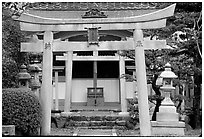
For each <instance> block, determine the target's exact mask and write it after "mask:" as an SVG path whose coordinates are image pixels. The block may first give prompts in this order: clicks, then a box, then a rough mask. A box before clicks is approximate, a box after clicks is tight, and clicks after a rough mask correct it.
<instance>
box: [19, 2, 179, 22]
mask: <svg viewBox="0 0 204 139" xmlns="http://www.w3.org/2000/svg"><path fill="white" fill-rule="evenodd" d="M175 7H176V4H172V5H170V6H168V7H166V8H164V9H161V10H158V11H155V12H152V13H148V14H144V15H139V16H130V17H121V18H100V19H99V18H89V19H82V18H74V19H59V18H45V17H40V16H36V15H32V14H28V13H23V14H22V15H21V16H20V17H19V18H18V19H15V20H18V21H20V22H25V23H33V24H44V25H59V24H62V25H65V24H98V23H99V24H100V23H102V24H113V23H114V24H115V23H122V24H124V23H128V24H129V23H138V22H149V21H155V20H160V19H164V18H167V17H170V16H173V14H174V9H175Z"/></svg>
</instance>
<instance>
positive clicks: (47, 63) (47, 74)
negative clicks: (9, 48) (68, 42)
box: [40, 31, 53, 136]
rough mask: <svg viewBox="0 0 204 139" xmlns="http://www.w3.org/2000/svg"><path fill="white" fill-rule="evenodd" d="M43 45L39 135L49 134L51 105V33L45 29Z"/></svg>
mask: <svg viewBox="0 0 204 139" xmlns="http://www.w3.org/2000/svg"><path fill="white" fill-rule="evenodd" d="M43 44H44V47H43V70H42V89H41V93H40V102H41V106H42V124H41V135H43V136H46V135H49V134H50V128H51V106H52V104H51V103H52V62H53V61H52V60H53V55H52V46H53V33H52V32H51V31H46V32H45V33H44V42H43Z"/></svg>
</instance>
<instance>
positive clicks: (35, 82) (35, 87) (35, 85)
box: [29, 64, 42, 97]
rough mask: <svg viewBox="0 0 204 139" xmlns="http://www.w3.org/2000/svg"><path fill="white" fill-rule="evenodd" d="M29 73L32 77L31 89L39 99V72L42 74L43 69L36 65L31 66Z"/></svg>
mask: <svg viewBox="0 0 204 139" xmlns="http://www.w3.org/2000/svg"><path fill="white" fill-rule="evenodd" d="M29 71H30V74H31V77H32V78H31V80H30V88H31V90H32V91H33V92H34V93H35V94H36V95H37V96H38V97H39V88H40V86H41V83H40V80H39V72H41V71H42V69H41V68H39V66H38V65H36V64H31V65H29Z"/></svg>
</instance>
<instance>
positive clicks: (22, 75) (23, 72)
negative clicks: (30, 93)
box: [17, 64, 31, 88]
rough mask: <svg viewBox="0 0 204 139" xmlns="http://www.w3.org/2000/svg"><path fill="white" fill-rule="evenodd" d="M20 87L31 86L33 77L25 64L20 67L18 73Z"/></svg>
mask: <svg viewBox="0 0 204 139" xmlns="http://www.w3.org/2000/svg"><path fill="white" fill-rule="evenodd" d="M17 76H18V80H19V87H25V88H29V80H30V79H31V76H30V74H29V73H28V72H27V68H26V66H25V65H24V64H23V65H21V67H20V72H19V73H18V75H17Z"/></svg>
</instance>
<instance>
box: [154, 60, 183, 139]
mask: <svg viewBox="0 0 204 139" xmlns="http://www.w3.org/2000/svg"><path fill="white" fill-rule="evenodd" d="M159 77H160V78H162V79H163V81H162V87H160V90H161V94H162V96H163V97H164V100H163V101H162V103H161V106H160V107H159V112H157V118H156V119H157V121H152V122H151V123H152V132H153V135H161V136H165V135H167V136H169V135H175V136H183V135H184V128H185V123H184V122H180V121H179V114H178V113H177V112H176V106H175V104H174V103H173V102H172V100H171V98H170V95H171V93H172V92H173V90H174V89H175V87H173V79H174V78H177V76H176V75H175V74H174V73H173V72H172V71H171V65H170V64H169V63H167V64H166V65H165V70H164V71H163V72H162V73H161V74H160V76H159Z"/></svg>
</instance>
